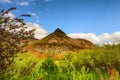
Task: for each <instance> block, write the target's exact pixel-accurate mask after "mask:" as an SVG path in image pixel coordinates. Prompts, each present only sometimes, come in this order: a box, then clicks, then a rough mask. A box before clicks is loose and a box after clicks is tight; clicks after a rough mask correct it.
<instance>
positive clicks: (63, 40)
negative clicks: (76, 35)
mask: <svg viewBox="0 0 120 80" xmlns="http://www.w3.org/2000/svg"><path fill="white" fill-rule="evenodd" d="M94 47H95V45H94V44H93V43H91V42H90V41H88V40H85V39H73V38H70V37H68V36H67V35H66V34H65V33H64V32H63V31H62V30H61V29H59V28H57V29H56V30H55V31H54V32H53V33H51V34H49V35H48V36H46V37H44V38H42V39H40V40H36V41H34V43H32V44H30V45H29V46H28V49H31V50H34V51H36V52H41V53H64V52H67V51H78V50H81V49H93V48H94Z"/></svg>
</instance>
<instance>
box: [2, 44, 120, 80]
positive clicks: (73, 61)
mask: <svg viewBox="0 0 120 80" xmlns="http://www.w3.org/2000/svg"><path fill="white" fill-rule="evenodd" d="M119 72H120V44H118V45H103V46H101V47H97V48H96V49H93V50H82V51H79V52H68V53H66V54H63V56H62V57H61V58H59V59H54V58H53V57H50V56H49V57H46V58H42V59H40V58H39V57H38V56H35V55H34V54H33V53H30V52H27V53H22V54H18V55H17V57H16V58H15V60H14V63H13V64H11V65H9V67H8V68H7V70H6V73H5V74H2V75H0V77H3V78H4V80H120V74H119Z"/></svg>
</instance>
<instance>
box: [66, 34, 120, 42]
mask: <svg viewBox="0 0 120 80" xmlns="http://www.w3.org/2000/svg"><path fill="white" fill-rule="evenodd" d="M68 36H69V37H72V38H82V39H86V40H89V41H91V42H93V43H95V44H103V43H110V44H112V43H114V42H118V41H120V32H114V33H112V34H109V33H103V34H102V35H99V36H96V34H94V33H71V34H69V35H68Z"/></svg>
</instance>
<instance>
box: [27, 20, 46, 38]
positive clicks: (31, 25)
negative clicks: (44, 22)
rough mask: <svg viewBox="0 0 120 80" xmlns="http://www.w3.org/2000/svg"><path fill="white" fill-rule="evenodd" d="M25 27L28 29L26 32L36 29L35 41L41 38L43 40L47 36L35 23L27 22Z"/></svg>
mask: <svg viewBox="0 0 120 80" xmlns="http://www.w3.org/2000/svg"><path fill="white" fill-rule="evenodd" d="M26 26H27V27H28V30H32V29H36V31H35V38H37V39H41V38H43V37H44V36H46V35H47V31H46V30H45V29H43V28H42V27H41V26H40V25H39V24H37V23H31V22H27V23H26Z"/></svg>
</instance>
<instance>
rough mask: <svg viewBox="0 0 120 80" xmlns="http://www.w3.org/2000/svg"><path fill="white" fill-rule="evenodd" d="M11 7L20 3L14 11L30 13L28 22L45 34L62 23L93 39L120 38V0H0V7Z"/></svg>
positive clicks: (75, 33) (72, 33)
mask: <svg viewBox="0 0 120 80" xmlns="http://www.w3.org/2000/svg"><path fill="white" fill-rule="evenodd" d="M9 7H17V10H16V11H12V12H11V14H14V15H16V16H19V15H20V14H22V13H30V14H31V15H32V17H31V18H25V22H29V26H30V24H31V25H32V26H37V27H36V28H38V29H39V30H38V31H41V30H42V31H43V34H49V33H51V32H53V31H54V30H55V29H56V28H58V27H59V28H61V29H62V30H63V31H65V32H66V33H67V34H68V35H69V36H70V37H74V38H85V39H88V40H90V41H92V42H94V41H95V42H104V41H110V40H111V39H113V38H115V39H117V40H118V39H119V38H120V36H119V35H120V0H0V9H8V8H9ZM32 23H33V24H32ZM32 26H31V27H32ZM41 26H42V27H41ZM42 31H41V33H42ZM38 33H39V32H36V35H39V34H38ZM86 36H87V37H86ZM91 37H93V38H91ZM101 40H102V41H101Z"/></svg>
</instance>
